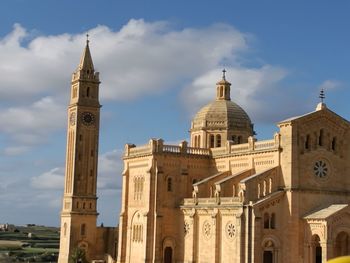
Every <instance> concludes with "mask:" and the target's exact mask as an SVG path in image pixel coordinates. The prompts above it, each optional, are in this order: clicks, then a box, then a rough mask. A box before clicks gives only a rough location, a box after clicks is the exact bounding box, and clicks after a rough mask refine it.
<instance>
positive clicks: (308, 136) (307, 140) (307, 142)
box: [305, 134, 310, 150]
mask: <svg viewBox="0 0 350 263" xmlns="http://www.w3.org/2000/svg"><path fill="white" fill-rule="evenodd" d="M305 149H306V150H308V149H310V135H309V134H308V135H306V139H305Z"/></svg>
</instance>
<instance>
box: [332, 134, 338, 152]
mask: <svg viewBox="0 0 350 263" xmlns="http://www.w3.org/2000/svg"><path fill="white" fill-rule="evenodd" d="M336 147H337V138H336V137H333V139H332V150H333V151H335V150H336Z"/></svg>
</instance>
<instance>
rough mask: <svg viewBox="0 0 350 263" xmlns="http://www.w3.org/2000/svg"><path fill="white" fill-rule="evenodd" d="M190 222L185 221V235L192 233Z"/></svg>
mask: <svg viewBox="0 0 350 263" xmlns="http://www.w3.org/2000/svg"><path fill="white" fill-rule="evenodd" d="M190 229H191V227H190V224H189V223H188V222H186V221H185V223H184V233H185V236H187V235H188V234H189V233H190Z"/></svg>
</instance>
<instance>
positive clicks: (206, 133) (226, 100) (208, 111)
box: [190, 70, 254, 148]
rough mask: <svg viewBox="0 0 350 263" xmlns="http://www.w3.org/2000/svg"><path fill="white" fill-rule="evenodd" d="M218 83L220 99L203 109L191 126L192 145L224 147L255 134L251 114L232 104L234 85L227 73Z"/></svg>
mask: <svg viewBox="0 0 350 263" xmlns="http://www.w3.org/2000/svg"><path fill="white" fill-rule="evenodd" d="M222 72H223V75H222V79H221V80H220V81H219V82H217V83H216V91H217V93H216V99H215V100H214V101H212V102H211V103H209V104H207V105H206V106H204V107H203V108H202V109H200V110H199V111H198V112H197V114H196V115H195V117H194V118H193V120H192V123H191V130H190V133H191V146H192V147H200V148H213V147H222V146H224V145H225V144H226V142H227V141H232V143H233V144H239V143H245V142H247V140H248V137H249V136H253V135H254V131H253V124H252V123H251V121H250V118H249V116H248V114H247V113H246V112H245V111H244V110H243V109H242V108H241V107H240V106H239V105H237V104H236V103H234V102H232V101H231V98H230V86H231V83H230V82H228V81H227V80H226V76H225V73H226V70H223V71H222Z"/></svg>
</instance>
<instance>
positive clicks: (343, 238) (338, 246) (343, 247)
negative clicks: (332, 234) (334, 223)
mask: <svg viewBox="0 0 350 263" xmlns="http://www.w3.org/2000/svg"><path fill="white" fill-rule="evenodd" d="M349 254H350V238H349V234H348V233H347V232H345V231H341V232H339V233H338V235H337V237H336V238H335V244H334V255H335V256H336V257H340V256H346V255H349Z"/></svg>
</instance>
